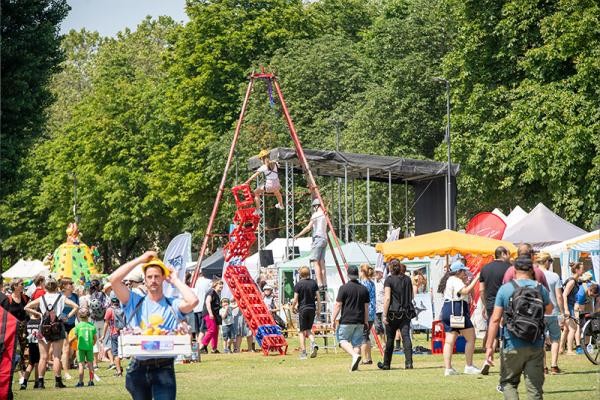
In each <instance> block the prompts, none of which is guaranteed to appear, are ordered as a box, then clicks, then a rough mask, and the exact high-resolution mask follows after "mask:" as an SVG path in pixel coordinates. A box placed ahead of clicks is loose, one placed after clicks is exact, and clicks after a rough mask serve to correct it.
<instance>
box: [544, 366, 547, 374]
mask: <svg viewBox="0 0 600 400" xmlns="http://www.w3.org/2000/svg"><path fill="white" fill-rule="evenodd" d="M544 375H548V367H544Z"/></svg>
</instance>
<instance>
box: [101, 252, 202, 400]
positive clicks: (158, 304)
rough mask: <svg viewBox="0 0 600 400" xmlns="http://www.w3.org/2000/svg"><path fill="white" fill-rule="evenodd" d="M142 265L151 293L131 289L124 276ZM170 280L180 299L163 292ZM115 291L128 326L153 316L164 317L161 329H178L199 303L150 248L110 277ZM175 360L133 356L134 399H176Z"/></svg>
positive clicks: (130, 370)
mask: <svg viewBox="0 0 600 400" xmlns="http://www.w3.org/2000/svg"><path fill="white" fill-rule="evenodd" d="M140 264H141V265H142V272H143V273H144V281H145V283H146V288H147V289H148V293H147V294H146V295H145V296H141V295H139V294H138V293H136V292H133V291H131V290H129V288H128V287H127V286H126V285H125V284H124V283H123V281H124V280H125V277H126V276H127V275H128V274H129V273H130V272H131V271H132V270H133V269H134V268H135V267H137V266H138V265H140ZM165 281H166V282H169V283H171V284H172V285H173V286H175V288H176V289H177V290H179V292H180V294H181V297H180V298H167V297H165V296H164V294H163V282H165ZM110 282H111V283H112V287H113V290H114V292H115V294H116V295H117V297H118V298H119V301H120V302H121V303H122V304H123V309H124V312H125V318H126V321H128V322H129V325H130V326H132V327H134V326H140V324H141V323H142V322H144V324H145V325H146V326H147V325H148V322H149V319H150V316H151V315H153V314H158V315H160V316H161V317H162V319H163V323H162V324H161V328H163V329H167V330H175V329H177V327H178V325H179V321H182V320H184V318H185V317H184V315H183V314H187V313H189V312H192V310H193V309H194V307H195V306H196V305H197V304H198V297H196V295H195V294H194V292H193V291H192V289H191V288H189V287H188V286H186V285H185V283H183V282H182V281H181V280H180V279H179V278H178V277H177V274H174V273H173V271H172V270H171V269H169V268H167V267H166V266H165V264H163V263H162V261H160V260H159V259H158V256H157V254H156V252H154V251H147V252H145V253H144V254H143V255H142V256H140V257H138V258H135V259H133V260H132V261H130V262H128V263H126V264H124V265H122V266H120V267H119V268H118V269H117V270H116V271H115V272H113V273H112V275H111V276H110ZM174 361H175V359H174V358H172V357H168V358H167V357H166V358H148V357H134V358H132V360H131V362H130V364H129V367H128V368H127V376H126V378H125V387H126V388H127V390H128V391H129V393H130V394H131V396H132V397H133V398H134V399H142V398H143V399H151V398H155V399H166V400H167V399H169V400H170V399H173V400H174V399H175V398H176V395H177V387H176V383H175V366H174Z"/></svg>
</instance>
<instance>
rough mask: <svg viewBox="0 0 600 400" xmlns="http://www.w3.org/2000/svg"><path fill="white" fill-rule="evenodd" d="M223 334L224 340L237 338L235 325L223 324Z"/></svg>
mask: <svg viewBox="0 0 600 400" xmlns="http://www.w3.org/2000/svg"><path fill="white" fill-rule="evenodd" d="M221 334H222V335H223V340H227V339H232V340H233V339H235V336H236V329H235V325H234V324H231V325H221Z"/></svg>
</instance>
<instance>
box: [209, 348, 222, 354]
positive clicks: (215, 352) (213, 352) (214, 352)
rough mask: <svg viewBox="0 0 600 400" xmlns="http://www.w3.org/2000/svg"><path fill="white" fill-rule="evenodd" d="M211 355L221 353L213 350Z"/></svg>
mask: <svg viewBox="0 0 600 400" xmlns="http://www.w3.org/2000/svg"><path fill="white" fill-rule="evenodd" d="M211 353H212V354H221V352H220V351H219V350H217V349H214V350H213V351H211Z"/></svg>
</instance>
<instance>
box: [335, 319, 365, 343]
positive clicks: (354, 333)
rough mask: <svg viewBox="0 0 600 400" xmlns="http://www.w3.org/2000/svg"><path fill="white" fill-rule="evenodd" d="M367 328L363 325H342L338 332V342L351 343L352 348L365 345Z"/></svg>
mask: <svg viewBox="0 0 600 400" xmlns="http://www.w3.org/2000/svg"><path fill="white" fill-rule="evenodd" d="M364 329H365V326H364V325H363V324H352V325H340V326H339V327H338V330H337V336H338V342H343V341H346V342H350V343H351V344H352V347H360V345H361V344H363V336H364Z"/></svg>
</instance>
